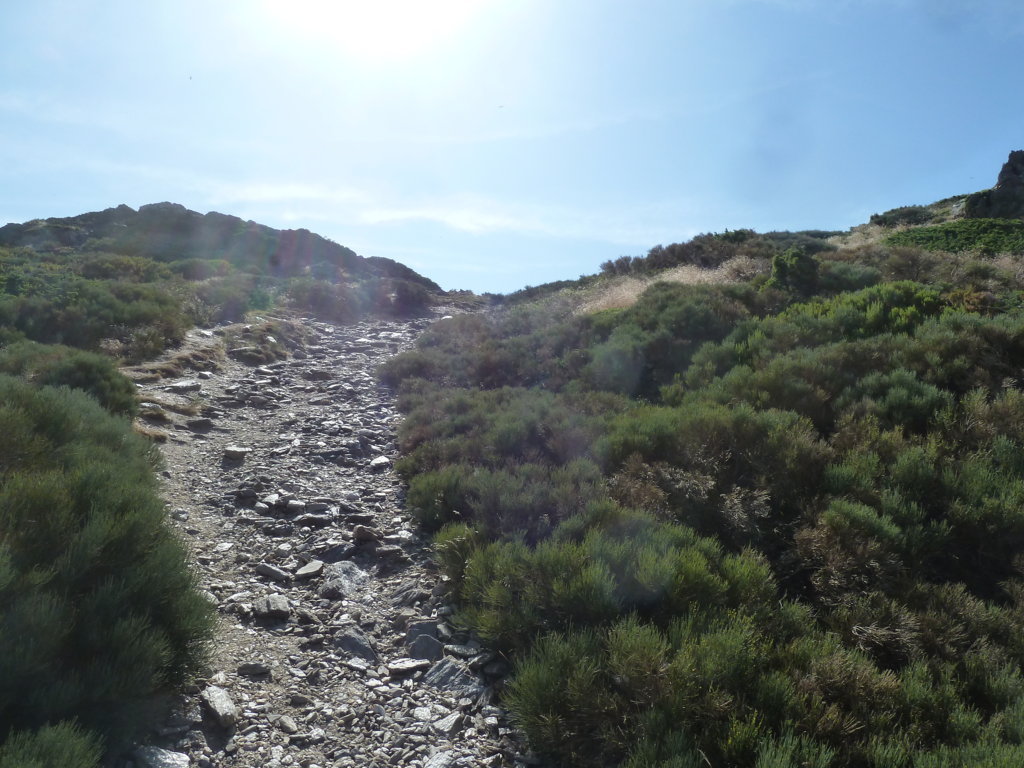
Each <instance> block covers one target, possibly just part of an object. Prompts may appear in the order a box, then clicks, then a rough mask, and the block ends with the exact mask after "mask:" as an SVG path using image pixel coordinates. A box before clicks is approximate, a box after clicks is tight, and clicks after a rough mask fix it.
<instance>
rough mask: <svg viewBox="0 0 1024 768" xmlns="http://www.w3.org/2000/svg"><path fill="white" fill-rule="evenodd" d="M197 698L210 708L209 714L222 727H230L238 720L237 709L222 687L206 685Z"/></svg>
mask: <svg viewBox="0 0 1024 768" xmlns="http://www.w3.org/2000/svg"><path fill="white" fill-rule="evenodd" d="M199 698H200V699H202V701H203V704H205V705H206V707H207V709H209V710H210V714H212V715H213V718H214V719H215V720H216V721H217V722H218V723H219V724H220V725H221V727H222V728H230V727H231V726H233V725H234V724H235V723H237V722H238V709H237V708H236V707H235V702H233V701H232V700H231V696H229V695H228V692H227V691H225V690H224V689H223V688H221V687H220V686H217V685H210V686H207V687H206V688H205V689H204V690H203V692H202V693H201V694H199Z"/></svg>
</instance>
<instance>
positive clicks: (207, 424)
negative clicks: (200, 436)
mask: <svg viewBox="0 0 1024 768" xmlns="http://www.w3.org/2000/svg"><path fill="white" fill-rule="evenodd" d="M185 426H186V427H188V428H189V429H191V430H192V431H193V432H209V431H210V430H211V429H213V419H207V418H205V417H204V418H201V419H189V420H188V421H186V422H185Z"/></svg>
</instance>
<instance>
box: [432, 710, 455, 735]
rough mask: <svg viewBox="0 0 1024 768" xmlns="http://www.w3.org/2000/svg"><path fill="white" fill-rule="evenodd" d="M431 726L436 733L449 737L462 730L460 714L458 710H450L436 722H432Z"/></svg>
mask: <svg viewBox="0 0 1024 768" xmlns="http://www.w3.org/2000/svg"><path fill="white" fill-rule="evenodd" d="M431 727H432V728H433V729H434V730H435V731H437V732H438V733H440V734H443V735H444V736H447V737H448V738H449V739H450V738H452V737H453V736H454V735H455V734H456V733H458V732H459V731H461V730H462V715H461V714H459V713H458V712H452V713H451V714H450V715H448V716H447V717H443V718H441V719H440V720H438V721H437V722H435V723H432V724H431Z"/></svg>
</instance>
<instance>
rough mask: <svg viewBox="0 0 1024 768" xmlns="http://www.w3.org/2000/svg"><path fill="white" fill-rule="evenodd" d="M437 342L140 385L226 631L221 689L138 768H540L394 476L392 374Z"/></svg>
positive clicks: (414, 324) (187, 704)
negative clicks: (386, 376) (385, 375)
mask: <svg viewBox="0 0 1024 768" xmlns="http://www.w3.org/2000/svg"><path fill="white" fill-rule="evenodd" d="M431 322H433V319H420V320H412V321H373V322H364V323H361V324H358V325H354V326H330V325H326V324H322V323H315V322H309V323H308V324H307V325H308V327H307V330H308V333H309V338H308V343H307V345H306V346H305V348H304V349H302V350H297V351H296V352H295V353H294V355H293V356H292V357H290V358H289V359H287V360H284V361H280V362H276V363H271V364H268V365H265V366H260V367H254V366H250V365H243V364H242V363H239V362H236V361H234V360H231V359H228V360H226V361H225V362H224V363H223V365H222V366H221V367H220V368H219V370H217V371H212V372H202V373H200V374H199V375H198V376H196V377H195V378H191V377H189V378H185V379H177V380H170V381H168V380H164V381H161V382H155V383H149V384H145V385H141V396H142V399H143V400H144V401H145V400H146V399H147V397H148V398H151V399H152V401H153V403H152V404H150V405H143V407H142V409H143V412H144V413H146V414H148V416H149V418H150V419H151V420H152V419H161V420H163V423H162V425H161V427H162V429H163V430H164V431H166V432H167V433H168V439H167V441H166V442H165V443H164V445H163V446H162V452H163V454H164V456H165V459H166V469H165V471H164V494H165V498H166V499H167V502H168V508H169V510H170V512H171V517H172V519H173V523H174V525H175V526H177V527H178V528H179V529H180V531H181V535H182V537H183V538H184V539H185V540H186V542H187V543H188V545H189V547H190V549H191V551H192V553H193V559H194V562H195V567H196V568H197V569H198V572H199V575H200V582H201V587H202V589H203V590H204V591H205V592H206V593H208V596H209V598H210V599H211V601H213V602H214V603H215V604H216V605H217V606H218V613H219V624H218V631H217V637H216V641H215V646H214V649H213V658H212V664H211V674H210V676H209V678H208V679H206V680H204V681H202V682H201V683H200V684H199V685H197V686H196V687H195V690H194V691H193V692H192V693H191V694H189V695H187V696H185V697H184V699H183V700H182V701H181V702H180V703H179V704H178V705H177V706H176V707H175V708H174V709H173V711H172V712H171V714H170V716H169V718H167V719H165V721H164V722H163V723H162V724H161V726H160V728H159V729H158V730H157V731H156V732H155V734H154V735H153V738H152V740H151V746H147V747H144V748H142V749H140V750H138V751H137V752H136V753H135V754H134V756H133V758H132V761H131V762H132V763H133V764H134V766H135V767H136V768H148V767H150V766H160V767H161V768H171V767H177V766H181V767H182V768H184V766H190V765H191V766H199V767H200V768H210V767H212V766H218V767H219V766H224V767H225V768H228V767H231V768H236V767H237V768H242V767H246V768H248V767H250V766H260V767H261V768H278V767H279V766H302V767H303V768H318V767H319V768H347V767H349V766H352V767H355V766H358V767H359V768H378V767H379V768H383V767H384V766H410V767H412V768H456V767H460V768H462V767H467V766H495V767H496V766H509V767H511V766H520V768H521V767H522V766H525V765H529V764H533V763H535V761H534V760H533V759H532V758H531V757H530V756H529V755H524V754H523V751H522V750H523V747H522V746H521V744H520V743H519V742H518V741H517V740H516V736H515V733H514V731H513V729H512V728H511V726H510V725H509V723H508V720H507V717H506V715H505V713H504V712H503V710H501V709H500V708H499V707H498V706H496V686H499V685H500V682H501V680H502V678H503V676H504V675H505V674H506V673H507V672H508V666H507V664H506V663H505V661H504V660H503V659H502V658H500V657H498V656H496V655H495V654H493V653H490V652H487V651H485V650H483V649H481V647H480V645H479V643H477V642H476V641H474V640H473V639H472V638H471V637H469V636H467V635H465V634H463V633H460V632H459V631H457V629H456V628H455V627H453V626H452V625H451V624H450V623H449V621H448V618H449V616H450V615H451V609H450V607H448V606H447V605H446V603H445V597H444V595H445V589H444V584H443V580H442V577H441V575H440V574H439V572H438V570H437V568H436V567H435V565H434V563H433V562H432V560H431V553H430V550H429V547H428V546H427V544H426V542H425V541H424V539H423V538H422V537H421V536H420V534H419V532H418V531H417V529H416V527H415V524H414V522H413V521H412V520H411V518H410V515H409V514H408V512H407V510H406V509H405V506H404V494H403V487H402V485H401V484H400V482H399V480H398V479H397V477H396V476H395V475H394V473H393V472H392V468H391V465H392V461H393V459H394V458H395V457H396V446H395V439H394V426H395V424H396V422H397V420H398V415H397V413H396V411H395V409H394V406H393V398H392V395H391V393H390V392H389V391H388V390H386V389H385V388H383V387H381V386H380V385H379V384H378V383H377V381H376V379H375V376H374V370H375V369H376V367H377V366H378V365H379V364H380V363H381V362H382V361H383V360H384V359H386V357H387V356H390V355H393V354H395V353H397V352H399V351H401V350H403V349H405V348H407V347H408V346H409V345H410V344H411V343H412V342H413V341H414V339H415V338H416V336H417V335H418V333H419V332H420V331H421V330H422V329H423V328H424V327H426V326H427V325H429V324H430V323H431ZM193 335H194V336H195V338H194V339H193V342H196V341H199V342H201V341H202V338H201V337H206V338H212V336H211V333H210V332H209V331H205V332H204V331H196V332H193ZM157 403H162V404H163V405H158V404H157ZM174 406H177V407H176V408H175V407H174ZM190 410H191V411H192V413H188V411H190ZM175 411H177V412H175Z"/></svg>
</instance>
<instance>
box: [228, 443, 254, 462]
mask: <svg viewBox="0 0 1024 768" xmlns="http://www.w3.org/2000/svg"><path fill="white" fill-rule="evenodd" d="M250 453H252V448H244V447H242V446H241V445H227V446H225V447H224V458H225V459H228V460H229V461H241V460H242V459H244V458H245V457H246V456H248V455H249V454H250Z"/></svg>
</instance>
